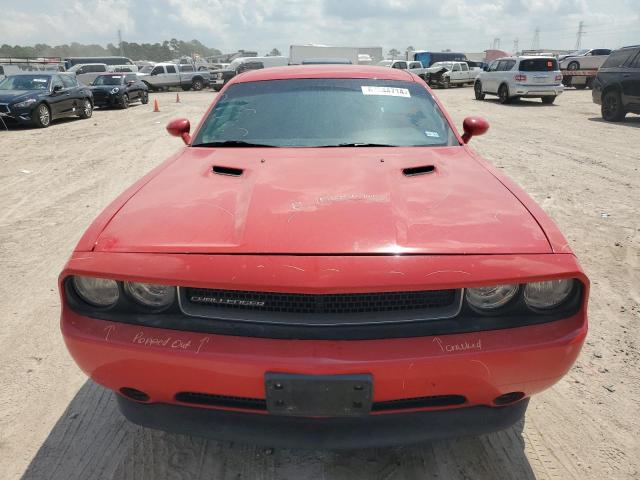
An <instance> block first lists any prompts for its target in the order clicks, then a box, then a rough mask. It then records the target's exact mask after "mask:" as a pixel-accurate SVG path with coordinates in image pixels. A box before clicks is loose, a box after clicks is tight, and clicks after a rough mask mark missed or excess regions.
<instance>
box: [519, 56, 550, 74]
mask: <svg viewBox="0 0 640 480" xmlns="http://www.w3.org/2000/svg"><path fill="white" fill-rule="evenodd" d="M519 70H520V71H521V72H553V71H556V70H558V62H557V61H556V59H555V58H530V59H527V60H521V61H520V68H519Z"/></svg>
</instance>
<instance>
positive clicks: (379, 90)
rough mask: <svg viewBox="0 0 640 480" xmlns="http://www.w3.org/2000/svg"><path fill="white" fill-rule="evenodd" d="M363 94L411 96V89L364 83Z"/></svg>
mask: <svg viewBox="0 0 640 480" xmlns="http://www.w3.org/2000/svg"><path fill="white" fill-rule="evenodd" d="M361 88H362V94H363V95H383V96H386V97H405V98H409V97H411V94H410V93H409V90H408V89H406V88H397V87H374V86H366V85H362V87H361Z"/></svg>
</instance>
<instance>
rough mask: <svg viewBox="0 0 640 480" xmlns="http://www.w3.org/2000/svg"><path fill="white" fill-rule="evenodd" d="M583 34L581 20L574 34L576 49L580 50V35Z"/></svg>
mask: <svg viewBox="0 0 640 480" xmlns="http://www.w3.org/2000/svg"><path fill="white" fill-rule="evenodd" d="M584 34H585V31H584V22H583V21H581V22H580V23H579V24H578V33H577V34H576V50H580V46H581V45H582V36H583V35H584Z"/></svg>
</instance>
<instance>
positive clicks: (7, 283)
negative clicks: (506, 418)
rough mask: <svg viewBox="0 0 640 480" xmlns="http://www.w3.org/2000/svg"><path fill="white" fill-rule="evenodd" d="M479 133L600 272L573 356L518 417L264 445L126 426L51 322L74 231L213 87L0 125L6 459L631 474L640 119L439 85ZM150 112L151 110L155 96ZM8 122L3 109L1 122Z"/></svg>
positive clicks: (176, 471)
mask: <svg viewBox="0 0 640 480" xmlns="http://www.w3.org/2000/svg"><path fill="white" fill-rule="evenodd" d="M436 94H437V95H438V96H439V97H440V98H441V100H442V101H443V102H444V104H445V106H446V108H447V110H448V111H449V112H450V113H451V114H452V115H453V117H454V121H455V123H456V125H457V126H461V124H462V119H463V118H464V117H465V116H468V115H480V116H484V117H485V118H487V119H488V120H489V122H490V124H491V129H490V130H489V132H488V133H487V135H485V136H484V137H479V138H474V139H473V140H472V142H471V144H472V146H473V147H474V148H475V149H477V150H478V151H479V152H480V153H482V155H483V156H484V157H485V158H487V159H488V160H490V161H491V162H493V163H494V164H495V165H496V166H498V167H499V168H501V169H503V170H504V171H505V172H506V173H507V174H508V175H509V176H510V177H511V178H513V179H514V180H515V181H516V182H517V183H518V184H519V185H521V186H522V187H523V188H524V189H525V190H526V191H527V192H528V193H529V194H530V195H531V196H532V197H533V198H534V199H535V200H536V201H537V202H538V203H539V204H540V205H541V206H542V207H543V208H544V209H545V210H546V212H547V213H549V214H550V215H551V217H552V218H553V219H554V220H555V221H556V222H557V223H558V224H559V226H560V229H561V230H562V231H563V232H564V233H565V235H566V236H567V238H568V240H569V242H570V244H571V246H572V247H573V249H574V251H575V253H576V254H577V255H578V257H579V258H580V260H581V263H582V265H583V267H584V268H585V271H586V273H587V275H588V276H589V278H590V279H591V281H592V290H591V296H590V308H589V314H590V322H591V323H590V333H589V336H588V338H587V343H586V344H585V347H584V349H583V351H582V354H581V356H580V357H579V359H578V361H577V363H576V365H575V366H574V367H573V368H572V370H571V371H570V372H569V374H568V375H567V376H566V377H565V378H564V379H563V380H562V381H561V382H560V383H559V384H558V385H556V386H555V387H554V388H552V389H551V390H548V391H546V392H544V393H542V394H539V395H538V396H536V397H534V398H533V400H532V402H531V404H530V407H529V410H528V412H527V416H526V421H525V422H524V424H521V425H518V426H517V427H516V428H514V429H511V430H507V431H505V432H500V433H497V434H492V435H486V436H483V437H477V438H474V437H470V438H464V439H457V440H450V441H440V442H435V443H432V444H427V445H423V446H418V447H410V448H397V449H384V450H365V451H358V452H346V453H329V452H315V451H314V452H298V451H291V450H279V449H276V450H269V449H263V448H257V447H251V446H245V445H238V444H231V443H219V442H214V441H207V440H202V439H199V438H189V437H185V436H176V435H170V434H167V433H163V432H156V431H151V430H145V429H142V428H139V427H136V426H133V425H131V424H128V423H127V422H126V421H125V420H123V418H122V417H121V416H120V414H119V413H118V411H117V409H116V405H115V401H114V399H113V396H112V394H111V393H107V392H106V391H104V390H102V389H101V388H100V387H97V386H96V385H95V384H93V383H91V382H90V381H87V380H86V377H85V375H84V374H83V373H82V372H81V371H79V370H78V368H77V367H76V366H75V364H74V363H73V361H72V360H71V358H70V357H69V355H68V353H67V351H66V349H65V348H64V345H63V342H62V337H61V335H60V333H59V328H58V313H59V299H58V293H57V287H56V280H57V275H58V273H59V272H60V270H61V269H62V266H63V265H64V262H65V260H66V258H67V257H68V255H69V253H70V252H71V250H72V248H73V246H74V245H75V243H76V242H77V240H78V238H79V236H80V235H81V233H82V232H83V231H84V230H85V228H86V227H87V226H88V224H89V223H90V222H91V220H92V219H93V218H94V217H95V216H96V215H97V214H98V213H99V212H100V211H101V210H102V209H103V208H104V207H105V206H106V205H107V204H108V203H109V202H110V201H111V200H112V199H113V198H115V197H116V196H117V195H118V194H119V193H120V192H121V191H122V190H124V189H125V188H126V187H127V186H128V185H130V184H131V183H132V182H133V181H134V180H136V179H137V178H139V177H140V176H142V175H143V174H144V173H146V172H147V171H149V170H150V169H151V168H152V167H154V166H155V165H157V164H158V163H159V162H161V161H162V160H163V159H165V158H166V157H167V156H168V155H169V154H170V153H172V152H173V151H175V150H176V149H178V148H180V146H181V142H180V140H178V139H176V138H173V137H170V136H169V135H167V134H166V132H165V130H164V127H165V125H166V123H167V122H168V120H169V119H171V118H175V117H180V116H182V117H187V118H189V119H190V120H191V123H192V125H195V124H196V123H197V121H198V120H199V119H200V117H201V116H202V114H203V113H204V112H205V109H206V108H207V106H208V105H209V103H210V101H211V99H212V98H213V97H214V95H215V93H213V92H211V91H202V92H186V93H181V100H182V102H181V103H175V93H160V94H152V95H151V102H150V104H149V105H143V106H141V105H136V106H132V107H131V108H130V109H129V110H127V111H119V110H107V111H100V110H97V111H96V112H95V113H94V116H93V118H91V119H89V120H79V121H78V120H67V121H59V122H55V123H54V124H53V125H52V126H51V127H50V128H48V129H45V130H35V129H27V128H14V129H12V130H10V131H9V132H4V131H0V180H1V182H0V271H2V272H3V275H2V277H1V278H0V294H1V295H2V298H3V301H2V303H1V304H0V318H2V322H3V328H2V329H0V346H1V347H2V348H0V472H2V476H3V478H20V477H21V476H22V475H23V474H25V472H26V475H25V477H24V478H26V479H68V478H80V479H94V478H95V479H98V478H100V479H102V478H106V479H110V478H115V479H121V478H131V479H133V478H135V479H143V478H146V479H154V480H155V479H162V478H184V479H199V478H216V479H232V478H233V479H236V478H247V479H253V478H269V479H276V478H289V479H301V478H306V479H315V478H340V479H343V478H344V479H347V478H349V479H352V478H353V479H369V478H380V479H382V478H384V479H396V478H403V479H404V478H410V479H427V478H454V479H455V478H487V479H511V478H517V479H529V478H540V479H547V478H549V479H554V478H561V479H565V478H575V479H601V478H615V479H618V478H621V479H623V478H629V479H630V478H638V476H640V442H639V441H638V437H637V434H638V431H639V430H640V400H639V399H640V346H639V342H640V328H638V325H640V264H639V261H638V253H639V252H640V222H639V221H638V211H639V209H640V171H639V169H640V158H639V157H638V151H639V148H638V147H639V142H638V140H639V139H640V117H638V116H632V115H630V116H629V118H628V119H627V121H626V122H624V123H620V124H609V123H604V122H603V121H602V120H601V117H600V112H599V108H598V107H597V106H596V105H594V104H593V103H592V102H591V94H590V92H589V91H575V90H568V91H567V92H565V93H564V94H563V95H562V96H561V97H559V98H558V100H557V102H556V104H555V105H553V106H546V105H542V103H541V102H540V101H539V100H529V101H523V102H520V103H514V104H512V105H500V104H499V103H497V101H495V100H491V99H489V100H488V101H484V102H479V101H476V100H473V99H472V97H473V91H472V89H471V88H457V89H451V90H437V91H436ZM154 98H157V99H158V100H159V102H160V108H161V112H160V113H154V112H152V104H153V99H154ZM0 128H2V127H1V125H0Z"/></svg>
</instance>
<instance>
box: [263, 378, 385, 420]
mask: <svg viewBox="0 0 640 480" xmlns="http://www.w3.org/2000/svg"><path fill="white" fill-rule="evenodd" d="M265 391H266V399H267V411H268V412H269V413H270V414H273V415H287V416H305V417H351V416H360V415H368V414H369V413H370V412H371V402H372V398H373V379H372V377H371V375H369V374H354V375H299V374H291V373H275V372H267V373H266V374H265Z"/></svg>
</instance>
